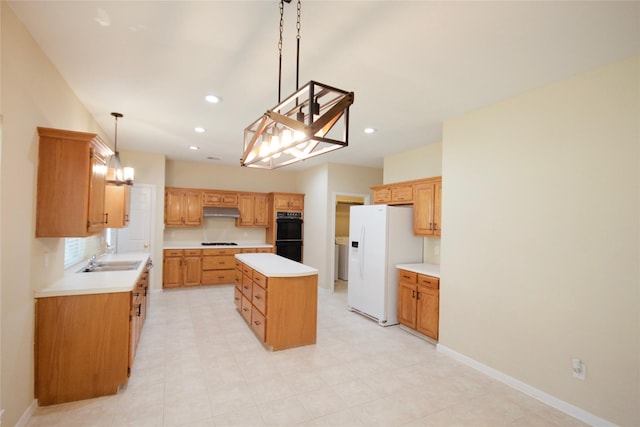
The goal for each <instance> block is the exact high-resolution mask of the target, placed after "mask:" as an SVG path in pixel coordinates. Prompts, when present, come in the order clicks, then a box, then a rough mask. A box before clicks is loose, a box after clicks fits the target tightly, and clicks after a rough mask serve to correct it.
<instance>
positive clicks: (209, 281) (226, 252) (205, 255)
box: [202, 248, 241, 285]
mask: <svg viewBox="0 0 640 427" xmlns="http://www.w3.org/2000/svg"><path fill="white" fill-rule="evenodd" d="M240 252H241V249H227V248H224V249H203V250H202V284H203V285H225V284H226V285H228V284H232V283H234V281H235V275H236V264H235V258H234V255H235V254H239V253H240Z"/></svg>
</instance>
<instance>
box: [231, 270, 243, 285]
mask: <svg viewBox="0 0 640 427" xmlns="http://www.w3.org/2000/svg"><path fill="white" fill-rule="evenodd" d="M233 282H234V283H235V284H236V287H237V288H238V289H242V272H241V271H240V270H234V274H233Z"/></svg>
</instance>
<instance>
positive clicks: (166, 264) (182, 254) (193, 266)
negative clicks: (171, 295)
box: [162, 249, 202, 288]
mask: <svg viewBox="0 0 640 427" xmlns="http://www.w3.org/2000/svg"><path fill="white" fill-rule="evenodd" d="M201 282H202V250H201V249H165V250H164V257H163V260H162V287H163V288H179V287H182V286H198V285H200V283H201Z"/></svg>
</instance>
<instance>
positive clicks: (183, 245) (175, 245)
mask: <svg viewBox="0 0 640 427" xmlns="http://www.w3.org/2000/svg"><path fill="white" fill-rule="evenodd" d="M236 243H237V245H203V244H202V242H177V241H176V242H167V241H165V242H164V245H163V248H164V249H234V248H236V249H243V248H273V245H269V244H266V243H251V242H236Z"/></svg>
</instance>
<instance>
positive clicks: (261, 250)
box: [256, 248, 273, 254]
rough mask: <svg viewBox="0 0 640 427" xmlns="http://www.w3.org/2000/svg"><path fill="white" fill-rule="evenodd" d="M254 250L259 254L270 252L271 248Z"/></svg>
mask: <svg viewBox="0 0 640 427" xmlns="http://www.w3.org/2000/svg"><path fill="white" fill-rule="evenodd" d="M256 252H257V253H259V254H270V253H272V252H273V249H271V248H256Z"/></svg>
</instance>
